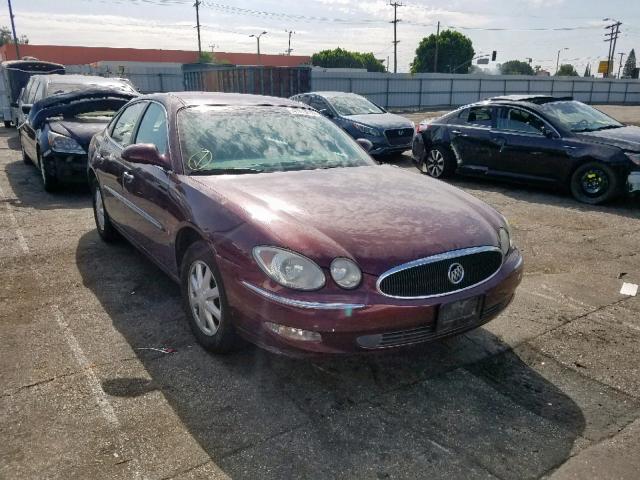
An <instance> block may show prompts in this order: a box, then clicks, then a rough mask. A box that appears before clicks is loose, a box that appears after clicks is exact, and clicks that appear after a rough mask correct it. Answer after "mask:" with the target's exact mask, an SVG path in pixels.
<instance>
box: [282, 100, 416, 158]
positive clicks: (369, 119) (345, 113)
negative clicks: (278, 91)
mask: <svg viewBox="0 0 640 480" xmlns="http://www.w3.org/2000/svg"><path fill="white" fill-rule="evenodd" d="M291 100H296V101H298V102H302V103H306V104H307V105H310V106H311V107H313V108H315V109H316V110H318V111H319V112H320V113H322V114H323V115H324V116H326V117H327V118H329V119H331V120H332V121H333V122H335V123H336V124H337V125H338V126H339V127H341V128H342V129H344V130H345V131H346V132H347V133H348V134H349V135H351V136H352V137H353V138H355V139H359V138H365V139H367V140H369V141H370V142H371V143H372V144H373V147H372V148H371V150H370V151H369V153H370V154H371V155H393V154H396V153H402V152H404V151H406V150H410V149H411V143H412V141H413V134H414V131H415V130H414V129H415V125H414V123H413V122H412V121H410V120H407V119H406V118H405V117H402V116H400V115H394V114H393V113H389V112H387V111H386V110H385V109H384V108H382V107H379V106H378V105H376V104H374V103H372V102H370V101H369V100H367V99H366V98H364V97H362V96H360V95H356V94H355V93H345V92H310V93H302V94H300V95H294V96H293V97H291Z"/></svg>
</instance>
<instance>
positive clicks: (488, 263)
mask: <svg viewBox="0 0 640 480" xmlns="http://www.w3.org/2000/svg"><path fill="white" fill-rule="evenodd" d="M456 263H458V264H460V265H462V268H464V277H463V278H462V281H461V282H460V283H458V284H454V283H453V282H452V281H451V280H449V275H448V274H449V269H450V267H451V265H452V264H456ZM501 265H502V254H501V253H500V251H499V250H497V249H496V250H494V249H493V248H491V247H487V248H483V247H481V248H480V249H468V250H466V251H460V255H455V252H451V253H450V254H445V255H436V256H434V257H430V258H426V259H424V260H420V261H417V262H411V264H408V265H407V267H406V268H403V267H402V266H400V267H398V269H397V271H393V270H395V269H393V270H391V273H385V274H383V275H382V276H381V277H380V280H378V288H379V290H380V292H381V293H383V294H385V295H389V296H392V297H402V298H413V297H429V296H436V295H444V294H447V293H452V292H456V291H458V290H463V289H465V288H469V287H472V286H474V285H477V284H479V283H482V282H483V281H485V280H487V279H488V278H489V277H491V276H492V275H494V274H495V273H496V272H497V271H498V269H499V268H500V266H501Z"/></svg>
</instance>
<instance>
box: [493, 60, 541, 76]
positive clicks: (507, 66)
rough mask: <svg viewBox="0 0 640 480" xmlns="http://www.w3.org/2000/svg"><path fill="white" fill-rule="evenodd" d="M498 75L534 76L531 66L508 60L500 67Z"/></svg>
mask: <svg viewBox="0 0 640 480" xmlns="http://www.w3.org/2000/svg"><path fill="white" fill-rule="evenodd" d="M500 73H501V74H503V75H534V74H535V72H534V71H533V68H531V65H529V64H528V63H527V62H521V61H520V60H509V61H508V62H504V63H503V64H502V65H501V66H500Z"/></svg>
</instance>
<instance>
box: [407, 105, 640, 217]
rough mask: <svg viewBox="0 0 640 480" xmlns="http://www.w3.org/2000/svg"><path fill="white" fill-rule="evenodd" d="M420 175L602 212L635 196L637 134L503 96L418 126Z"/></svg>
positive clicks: (579, 112)
mask: <svg viewBox="0 0 640 480" xmlns="http://www.w3.org/2000/svg"><path fill="white" fill-rule="evenodd" d="M417 131H418V134H417V135H416V137H415V139H414V142H413V158H414V162H415V163H416V166H417V167H418V168H419V169H420V170H421V171H422V172H424V173H426V174H428V175H431V176H432V177H436V178H444V177H448V176H451V175H453V174H454V173H460V174H468V175H474V176H482V177H487V178H496V179H506V180H513V181H518V182H523V183H527V184H532V185H548V186H556V187H557V186H560V187H564V188H568V189H569V190H570V191H571V193H572V194H573V196H574V197H575V198H576V199H577V200H579V201H581V202H585V203H590V204H599V203H603V202H606V201H608V200H610V199H612V198H614V197H616V196H618V195H621V194H623V193H624V192H640V128H639V127H634V126H627V125H623V124H621V123H620V122H618V121H616V120H614V119H613V118H611V117H609V116H608V115H605V114H604V113H602V112H600V111H599V110H596V109H595V108H593V107H590V106H589V105H586V104H584V103H582V102H578V101H575V100H573V99H572V98H554V97H549V96H542V95H536V96H505V97H496V98H492V99H489V100H487V101H484V102H479V103H474V104H472V105H467V106H464V107H462V108H459V109H458V110H455V111H453V112H451V113H449V114H447V115H444V116H443V117H440V118H438V119H436V120H433V121H424V122H422V123H420V125H418V128H417Z"/></svg>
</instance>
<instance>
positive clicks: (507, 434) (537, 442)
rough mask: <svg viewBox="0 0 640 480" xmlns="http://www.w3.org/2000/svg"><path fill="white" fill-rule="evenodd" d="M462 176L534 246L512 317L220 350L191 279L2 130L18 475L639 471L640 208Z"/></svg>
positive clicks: (4, 370) (10, 386)
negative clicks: (632, 292) (45, 180)
mask: <svg viewBox="0 0 640 480" xmlns="http://www.w3.org/2000/svg"><path fill="white" fill-rule="evenodd" d="M397 163H398V164H399V165H400V166H401V167H404V168H411V169H412V171H415V174H416V175H418V174H419V173H418V172H417V170H415V169H413V167H411V165H410V162H409V161H408V159H407V158H406V157H405V158H403V159H397ZM452 183H454V184H455V185H457V186H459V187H460V188H462V189H464V190H466V191H467V192H470V193H471V194H473V195H476V196H477V197H479V198H481V199H482V200H484V201H486V202H488V203H489V204H491V205H493V206H494V207H496V208H497V209H498V210H500V211H501V212H502V213H504V214H505V215H506V216H507V217H508V218H509V219H510V221H511V224H512V227H513V231H514V237H515V242H516V243H517V245H518V246H519V247H520V248H521V250H522V252H523V255H524V258H525V269H526V273H525V277H524V280H523V282H522V285H521V287H520V289H519V291H518V293H517V295H516V298H515V300H514V302H513V304H512V305H511V306H510V307H509V309H508V310H507V311H506V312H505V313H504V314H502V315H501V316H500V317H499V318H497V319H496V320H494V321H492V322H490V323H489V324H487V325H486V326H484V327H483V328H480V329H478V330H475V331H472V332H470V333H468V334H465V335H462V336H460V337H457V338H453V339H449V340H446V341H443V342H437V343H431V344H426V345H423V346H421V347H419V348H416V349H413V350H411V351H405V352H402V353H397V354H387V355H379V356H367V357H355V358H348V359H338V360H324V361H309V360H296V359H290V358H285V357H279V356H275V355H272V354H269V353H266V352H263V351H261V350H259V349H257V348H252V347H248V348H246V349H245V350H243V351H241V352H238V353H235V354H232V355H228V356H212V355H209V354H207V353H206V352H205V351H203V350H202V349H201V348H200V347H199V346H198V345H197V344H196V343H195V341H194V338H193V337H192V335H191V333H190V331H189V329H188V326H187V322H186V321H185V318H184V315H183V312H182V310H181V307H180V302H179V291H178V287H177V286H176V285H175V284H173V283H172V282H171V280H169V279H168V278H167V277H166V276H165V275H164V274H162V273H161V272H160V271H159V270H158V269H157V268H156V267H154V266H153V265H152V264H151V263H150V262H149V261H147V260H146V259H145V258H143V257H142V256H141V255H140V254H139V253H137V252H136V251H135V250H134V249H133V248H132V247H131V246H130V245H129V244H127V243H126V242H124V241H122V242H120V243H118V244H115V245H107V244H105V243H103V242H102V241H101V240H100V239H99V237H98V235H97V233H96V231H95V228H94V221H93V216H92V210H91V205H90V198H89V195H88V194H87V192H86V191H84V190H82V189H74V190H72V191H63V192H60V193H56V194H47V193H45V192H44V191H43V190H42V186H41V183H40V178H39V175H38V173H37V171H36V169H35V168H34V167H33V166H31V165H25V164H24V163H23V162H22V160H21V156H20V151H19V145H18V142H17V137H16V136H15V131H10V130H2V131H1V132H0V203H1V205H0V242H2V243H1V245H2V247H1V248H0V271H1V273H2V282H1V283H0V329H1V331H2V333H1V336H0V338H2V340H3V342H2V348H0V377H1V378H2V384H1V388H2V391H1V392H0V425H1V429H2V440H3V441H2V442H1V443H0V459H1V461H0V477H1V478H7V479H9V478H11V479H21V478H93V479H100V478H184V479H187V478H220V479H222V478H234V479H254V478H255V479H268V478H269V479H270V478H276V479H286V478H311V479H328V478H358V479H387V478H389V479H390V478H406V479H416V478H429V479H438V478H443V479H444V478H448V479H451V478H464V479H474V478H504V479H507V478H517V479H527V478H542V477H551V478H576V479H578V478H580V479H584V478H630V479H631V478H634V479H635V478H638V472H639V471H640V456H638V454H637V453H638V451H639V450H640V420H639V417H640V370H639V369H640V367H639V365H640V297H627V296H622V295H621V294H620V293H619V292H620V287H621V285H622V282H623V281H627V282H632V283H640V250H639V243H640V242H639V241H640V205H639V203H638V201H629V200H621V201H617V202H616V203H614V204H611V205H607V206H602V207H593V206H586V205H581V204H578V203H576V202H575V201H574V200H573V199H572V198H571V197H569V196H568V195H566V194H562V193H556V192H546V191H541V190H534V189H526V188H522V187H517V186H512V185H502V184H495V183H486V182H479V181H472V180H463V179H454V180H453V181H452ZM398 188H402V186H401V185H400V186H398ZM425 215H428V205H425ZM165 347H170V348H171V349H172V350H169V352H171V353H163V351H161V349H162V348H165ZM165 351H167V350H165Z"/></svg>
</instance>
